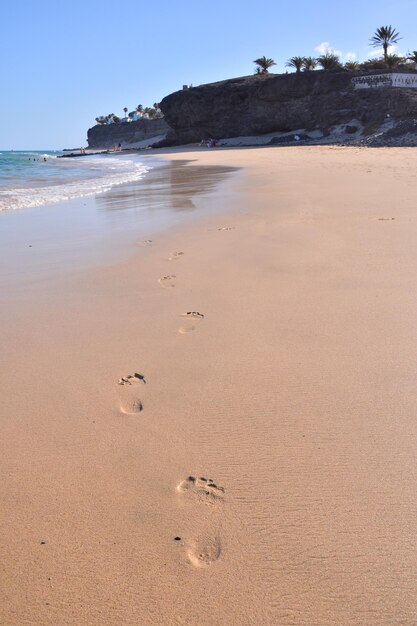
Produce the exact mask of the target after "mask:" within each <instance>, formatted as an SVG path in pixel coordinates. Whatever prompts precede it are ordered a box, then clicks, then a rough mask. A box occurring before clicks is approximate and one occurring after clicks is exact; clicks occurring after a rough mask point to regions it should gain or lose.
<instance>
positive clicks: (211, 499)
mask: <svg viewBox="0 0 417 626" xmlns="http://www.w3.org/2000/svg"><path fill="white" fill-rule="evenodd" d="M177 491H178V493H181V494H183V495H184V496H185V497H187V498H191V499H193V500H197V501H199V502H203V503H204V504H216V503H218V502H221V501H222V500H223V498H224V493H225V490H224V487H221V486H220V485H218V484H217V483H215V482H214V481H213V480H212V479H211V478H205V476H200V478H197V477H196V476H188V478H185V479H184V480H182V481H181V482H180V483H179V484H178V485H177Z"/></svg>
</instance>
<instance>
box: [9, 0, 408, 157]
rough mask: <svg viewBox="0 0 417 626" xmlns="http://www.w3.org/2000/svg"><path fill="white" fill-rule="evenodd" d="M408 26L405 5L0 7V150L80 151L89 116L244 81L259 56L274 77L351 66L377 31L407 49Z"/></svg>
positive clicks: (243, 0)
mask: <svg viewBox="0 0 417 626" xmlns="http://www.w3.org/2000/svg"><path fill="white" fill-rule="evenodd" d="M416 22H417V1H416V0H397V1H396V2H393V1H391V0H390V1H388V0H378V1H376V0H350V1H349V2H348V3H340V2H335V0H315V1H314V2H312V1H311V0H308V1H307V0H298V1H297V2H288V0H286V1H285V2H282V1H280V0H275V1H274V0H263V2H261V3H260V4H259V5H257V4H256V3H254V2H253V1H251V2H249V1H247V0H222V1H220V0H209V1H202V0H193V1H191V0H176V1H173V0H170V1H167V0H159V1H158V2H154V3H152V2H147V3H134V2H125V3H122V2H114V0H113V1H112V2H110V1H108V0H101V1H100V2H99V1H98V0H71V1H70V2H61V1H60V0H54V1H52V0H20V1H19V2H16V1H15V0H2V3H1V20H0V47H1V50H0V77H1V98H0V149H15V150H19V149H26V148H28V149H35V148H38V149H48V148H49V149H60V148H63V147H70V148H71V147H75V146H79V145H82V144H85V138H86V131H87V128H88V127H90V126H92V125H93V124H94V123H95V122H94V118H95V117H97V116H98V115H101V114H106V113H110V112H113V113H116V114H118V115H122V114H123V107H124V106H127V107H128V108H129V110H131V109H133V108H135V106H136V105H137V104H139V103H141V104H143V105H152V104H153V102H155V101H159V100H161V99H162V97H163V96H164V95H166V94H168V93H170V92H172V91H176V90H177V89H180V88H181V86H182V85H183V84H184V83H188V84H190V83H192V84H193V85H199V84H201V83H206V82H211V81H216V80H222V79H225V78H229V77H233V76H242V75H247V74H251V73H252V72H253V63H252V61H253V59H255V58H256V57H258V56H262V55H266V56H268V57H272V58H274V59H275V60H276V62H277V67H276V68H274V69H275V70H276V71H284V70H285V62H286V60H287V59H288V58H289V57H291V56H293V55H296V54H298V55H313V56H314V55H317V54H318V51H317V50H316V48H317V47H319V46H320V45H322V48H323V44H324V43H325V42H327V43H328V45H329V46H330V47H331V48H333V49H335V50H337V51H340V53H341V54H342V57H343V58H344V59H345V58H347V56H346V55H347V54H348V53H351V54H356V55H357V57H358V58H359V59H360V60H362V59H365V58H368V57H369V56H370V49H369V45H368V42H369V38H370V36H371V35H372V34H373V31H374V30H375V28H376V27H377V26H381V25H387V24H392V25H393V26H395V27H396V28H397V30H399V31H400V33H401V35H402V37H403V39H402V40H401V42H400V43H399V45H398V51H399V52H404V53H405V52H407V51H408V50H415V49H417V34H416V31H415V24H416Z"/></svg>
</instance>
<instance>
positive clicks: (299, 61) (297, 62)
mask: <svg viewBox="0 0 417 626" xmlns="http://www.w3.org/2000/svg"><path fill="white" fill-rule="evenodd" d="M303 64H304V57H291V59H289V60H288V61H287V62H286V64H285V66H286V67H293V68H294V69H295V71H296V72H301V69H302V67H303Z"/></svg>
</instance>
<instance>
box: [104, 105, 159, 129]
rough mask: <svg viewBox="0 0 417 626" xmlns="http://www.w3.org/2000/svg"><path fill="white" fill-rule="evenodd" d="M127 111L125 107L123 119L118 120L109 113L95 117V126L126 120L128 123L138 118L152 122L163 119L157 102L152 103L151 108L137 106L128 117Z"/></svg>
mask: <svg viewBox="0 0 417 626" xmlns="http://www.w3.org/2000/svg"><path fill="white" fill-rule="evenodd" d="M128 110H129V109H128V108H127V107H124V108H123V112H124V118H120V117H118V116H117V115H115V114H114V113H109V114H108V115H100V116H99V117H96V122H97V124H119V123H120V122H122V121H126V120H128V121H130V120H135V119H139V118H145V119H151V120H154V119H158V118H161V117H163V113H162V111H161V108H160V106H159V102H154V104H153V106H151V107H144V106H143V105H142V104H138V106H137V107H136V108H135V110H134V111H131V112H130V113H129V115H128Z"/></svg>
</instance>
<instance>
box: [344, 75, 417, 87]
mask: <svg viewBox="0 0 417 626" xmlns="http://www.w3.org/2000/svg"><path fill="white" fill-rule="evenodd" d="M352 84H353V86H354V88H355V89H378V88H381V87H385V88H386V87H404V88H406V89H417V74H406V73H401V74H397V73H394V72H393V73H392V74H391V73H390V74H371V75H369V76H355V78H352Z"/></svg>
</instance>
